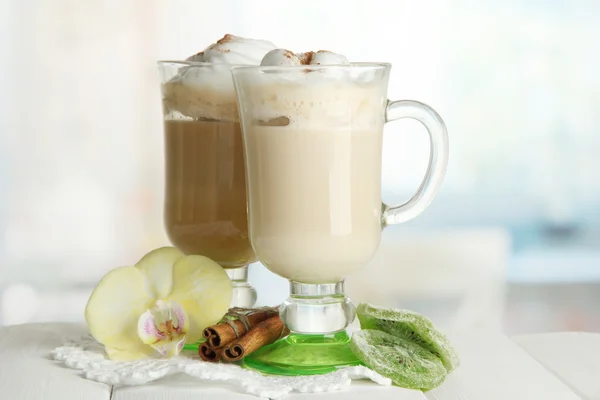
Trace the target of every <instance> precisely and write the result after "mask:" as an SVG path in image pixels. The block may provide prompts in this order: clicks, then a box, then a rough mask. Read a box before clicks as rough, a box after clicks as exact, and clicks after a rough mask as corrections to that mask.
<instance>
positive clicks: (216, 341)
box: [202, 308, 278, 349]
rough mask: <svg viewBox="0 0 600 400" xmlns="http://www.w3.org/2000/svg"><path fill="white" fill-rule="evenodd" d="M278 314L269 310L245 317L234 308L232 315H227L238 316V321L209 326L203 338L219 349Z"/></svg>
mask: <svg viewBox="0 0 600 400" xmlns="http://www.w3.org/2000/svg"><path fill="white" fill-rule="evenodd" d="M277 313H278V310H277V309H275V308H269V309H265V310H259V311H255V312H250V313H249V314H246V315H245V314H243V313H239V312H236V309H235V308H234V309H231V310H230V313H228V314H227V315H233V316H237V317H238V319H236V320H228V321H225V322H221V323H219V324H217V325H213V326H209V327H208V328H206V329H204V331H203V332H202V336H203V337H204V338H205V339H206V343H208V345H209V346H210V347H212V348H213V349H217V348H219V347H223V346H225V345H227V344H229V343H231V342H233V341H234V340H236V339H238V338H241V337H243V336H244V335H245V334H246V332H248V331H249V330H250V329H252V328H254V327H255V326H256V325H258V324H259V323H261V322H262V321H264V320H266V319H267V318H269V317H272V316H273V315H276V314H277ZM242 319H245V320H242ZM244 322H245V323H244Z"/></svg>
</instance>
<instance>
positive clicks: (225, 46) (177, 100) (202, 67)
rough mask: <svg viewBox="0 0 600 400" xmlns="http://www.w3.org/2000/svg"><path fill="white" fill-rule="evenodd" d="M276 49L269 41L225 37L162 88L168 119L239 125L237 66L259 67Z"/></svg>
mask: <svg viewBox="0 0 600 400" xmlns="http://www.w3.org/2000/svg"><path fill="white" fill-rule="evenodd" d="M275 47H276V46H275V45H274V44H273V43H271V42H269V41H266V40H258V39H249V38H243V37H239V36H234V35H225V36H224V37H223V38H222V39H220V40H219V41H217V42H216V43H214V44H212V45H210V46H208V47H207V48H206V49H205V50H203V51H201V52H200V53H198V54H195V55H193V56H191V57H189V58H188V59H187V60H186V61H188V62H189V63H188V65H186V66H184V67H182V68H180V70H179V72H178V74H177V75H175V76H174V77H173V78H171V79H170V80H169V81H168V82H166V83H164V84H163V86H162V93H163V105H164V110H165V114H168V118H177V117H189V118H194V119H215V120H219V121H230V122H237V121H238V111H237V104H236V96H235V88H234V86H233V81H232V80H231V67H232V66H234V65H259V64H260V61H261V60H262V58H263V57H264V55H265V54H266V53H267V52H269V51H270V50H273V49H274V48H275Z"/></svg>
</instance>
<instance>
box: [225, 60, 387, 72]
mask: <svg viewBox="0 0 600 400" xmlns="http://www.w3.org/2000/svg"><path fill="white" fill-rule="evenodd" d="M391 66H392V64H390V63H387V62H352V63H350V64H332V65H319V64H316V65H239V66H233V67H232V68H231V72H232V73H236V72H243V71H255V72H294V71H306V70H309V71H321V70H324V71H330V70H334V71H335V70H338V71H343V70H364V69H370V70H384V69H388V68H390V67H391Z"/></svg>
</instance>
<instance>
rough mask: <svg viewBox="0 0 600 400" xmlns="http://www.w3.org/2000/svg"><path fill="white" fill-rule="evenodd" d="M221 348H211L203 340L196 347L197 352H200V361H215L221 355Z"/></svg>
mask: <svg viewBox="0 0 600 400" xmlns="http://www.w3.org/2000/svg"><path fill="white" fill-rule="evenodd" d="M223 349H224V348H223V347H221V348H218V349H213V348H212V347H210V346H209V345H208V343H206V342H204V343H202V344H201V345H200V347H199V348H198V354H200V358H201V359H202V361H208V362H217V361H219V360H220V359H221V357H222V356H223Z"/></svg>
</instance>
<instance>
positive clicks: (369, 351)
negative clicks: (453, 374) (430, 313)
mask: <svg viewBox="0 0 600 400" xmlns="http://www.w3.org/2000/svg"><path fill="white" fill-rule="evenodd" d="M350 348H351V349H352V351H353V352H354V354H356V356H357V357H358V358H359V359H360V360H361V361H362V362H364V363H365V364H367V365H368V366H369V367H370V368H372V369H373V370H375V371H376V372H378V373H380V374H381V375H383V376H386V377H388V378H390V379H391V380H392V382H394V383H395V384H396V385H398V386H402V387H405V388H409V389H421V390H429V389H433V388H435V387H437V386H439V385H440V384H441V383H442V382H443V381H444V379H445V378H446V374H447V372H446V369H445V368H444V366H443V365H442V362H441V361H440V359H439V358H438V357H436V356H435V355H434V354H433V353H431V352H430V351H429V350H426V349H424V348H423V347H421V346H419V345H418V344H416V343H412V342H410V341H408V340H405V339H403V338H400V337H397V336H392V335H390V334H389V333H385V332H382V331H377V330H372V329H365V330H362V331H359V332H355V333H354V334H353V335H352V340H351V341H350Z"/></svg>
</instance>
